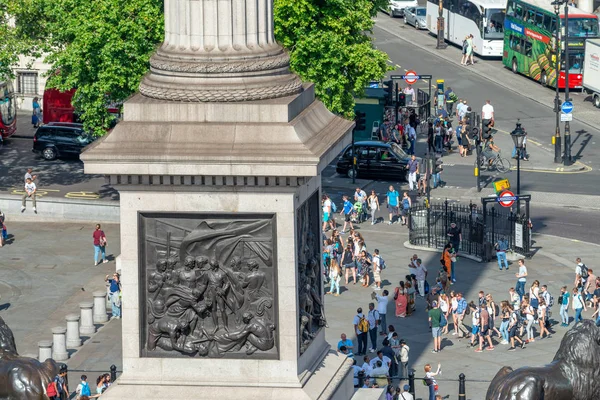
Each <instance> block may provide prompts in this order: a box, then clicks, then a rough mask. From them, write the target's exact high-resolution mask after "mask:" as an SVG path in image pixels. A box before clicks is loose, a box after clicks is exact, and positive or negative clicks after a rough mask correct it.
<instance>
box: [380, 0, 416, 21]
mask: <svg viewBox="0 0 600 400" xmlns="http://www.w3.org/2000/svg"><path fill="white" fill-rule="evenodd" d="M418 5H419V3H417V0H390V2H389V6H388V12H389V14H390V17H392V18H395V17H403V16H404V10H406V8H407V7H417V6H418Z"/></svg>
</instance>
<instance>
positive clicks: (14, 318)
mask: <svg viewBox="0 0 600 400" xmlns="http://www.w3.org/2000/svg"><path fill="white" fill-rule="evenodd" d="M6 226H7V228H8V233H9V241H8V244H5V245H4V246H3V247H1V248H0V295H1V301H0V311H1V312H2V317H3V318H4V320H5V321H6V323H7V324H8V326H9V327H10V328H11V329H12V331H13V333H14V336H15V340H16V344H17V349H18V351H19V354H37V353H38V341H40V340H51V339H52V328H53V327H56V326H66V320H65V317H66V316H67V315H68V314H80V308H79V303H80V302H82V301H93V292H94V291H98V290H106V287H105V282H104V277H105V276H106V275H107V274H110V273H112V272H114V271H115V261H114V260H115V258H116V256H117V255H119V254H120V252H121V249H120V236H119V226H118V225H108V224H107V225H104V224H103V226H102V229H103V230H104V232H105V233H106V236H107V238H108V246H107V259H108V260H110V262H108V263H106V264H100V265H98V266H94V262H93V256H94V247H93V242H92V232H93V230H94V226H95V224H93V223H88V224H72V223H60V224H59V223H32V222H30V223H19V222H13V221H11V220H10V219H8V220H7V221H6ZM88 339H89V338H88ZM70 352H72V351H71V349H70Z"/></svg>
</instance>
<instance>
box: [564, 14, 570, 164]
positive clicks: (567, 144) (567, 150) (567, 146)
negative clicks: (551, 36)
mask: <svg viewBox="0 0 600 400" xmlns="http://www.w3.org/2000/svg"><path fill="white" fill-rule="evenodd" d="M564 43H565V101H571V99H570V98H569V68H571V65H570V62H569V4H568V3H567V2H565V40H564ZM563 163H564V165H565V166H568V165H571V126H570V124H569V121H566V122H565V155H564V157H563Z"/></svg>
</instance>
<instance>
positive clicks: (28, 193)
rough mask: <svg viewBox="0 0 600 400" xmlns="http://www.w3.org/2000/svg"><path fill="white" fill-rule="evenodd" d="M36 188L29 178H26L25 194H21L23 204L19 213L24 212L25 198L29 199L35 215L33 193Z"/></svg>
mask: <svg viewBox="0 0 600 400" xmlns="http://www.w3.org/2000/svg"><path fill="white" fill-rule="evenodd" d="M36 191H37V188H36V186H35V183H33V181H32V180H31V178H27V179H26V181H25V193H24V194H23V203H22V204H21V212H25V202H26V200H27V198H28V197H29V198H31V201H32V202H33V212H34V213H36V214H37V209H36V208H35V192H36Z"/></svg>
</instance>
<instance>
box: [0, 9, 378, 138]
mask: <svg viewBox="0 0 600 400" xmlns="http://www.w3.org/2000/svg"><path fill="white" fill-rule="evenodd" d="M382 1H383V0H294V1H292V0H275V2H274V20H275V35H276V38H277V40H278V41H279V42H280V43H281V44H282V45H283V46H284V47H285V48H286V49H287V50H288V51H289V52H290V58H291V68H292V70H293V71H294V72H296V73H297V74H298V75H299V76H300V77H301V78H302V80H304V81H312V82H314V83H315V91H316V94H317V96H318V97H319V98H320V100H321V101H323V103H325V105H326V106H327V107H328V108H329V109H330V110H331V111H332V112H334V113H337V114H341V115H345V116H352V114H353V107H354V99H353V95H359V96H360V95H361V94H363V93H364V88H365V87H366V86H367V84H368V83H369V81H372V80H379V79H380V78H381V77H382V76H383V75H384V74H385V72H386V71H387V70H388V66H387V55H386V54H385V53H383V52H381V51H379V50H376V49H374V48H373V45H372V42H371V38H370V37H369V36H368V32H370V30H371V29H372V27H373V20H372V17H373V16H374V15H375V14H376V12H377V7H379V6H380V4H379V3H381V2H382ZM0 12H1V13H2V16H0V37H2V38H3V40H2V42H1V43H0V79H1V78H2V77H4V78H6V77H11V76H12V72H11V71H10V67H12V66H14V65H15V63H16V62H17V60H18V54H23V55H26V56H40V55H43V56H44V57H45V59H46V61H47V62H48V63H50V64H51V65H52V70H51V72H50V76H49V80H48V83H47V85H48V86H49V87H55V88H58V89H60V90H67V89H72V88H76V89H77V91H76V94H75V97H74V99H73V103H74V106H75V108H76V110H77V111H78V112H79V113H80V115H81V118H82V120H83V122H84V124H85V125H86V128H88V129H91V130H94V131H95V132H97V133H98V132H102V131H103V128H106V127H107V126H108V125H109V124H110V122H111V121H110V116H109V114H108V112H107V108H106V106H107V104H108V103H110V102H119V101H123V100H125V99H126V98H127V97H128V96H130V95H131V94H132V93H134V92H135V91H136V90H137V89H138V85H139V82H140V80H141V78H142V76H143V75H144V74H145V73H146V72H147V71H148V68H149V64H148V60H149V58H150V56H151V55H152V53H153V52H154V50H155V49H156V46H157V45H158V44H160V42H161V41H162V39H163V26H164V25H163V24H164V18H163V0H0ZM7 16H10V17H12V21H14V24H10V23H9V22H11V21H10V20H9V19H8V18H7ZM2 18H4V19H2Z"/></svg>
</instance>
